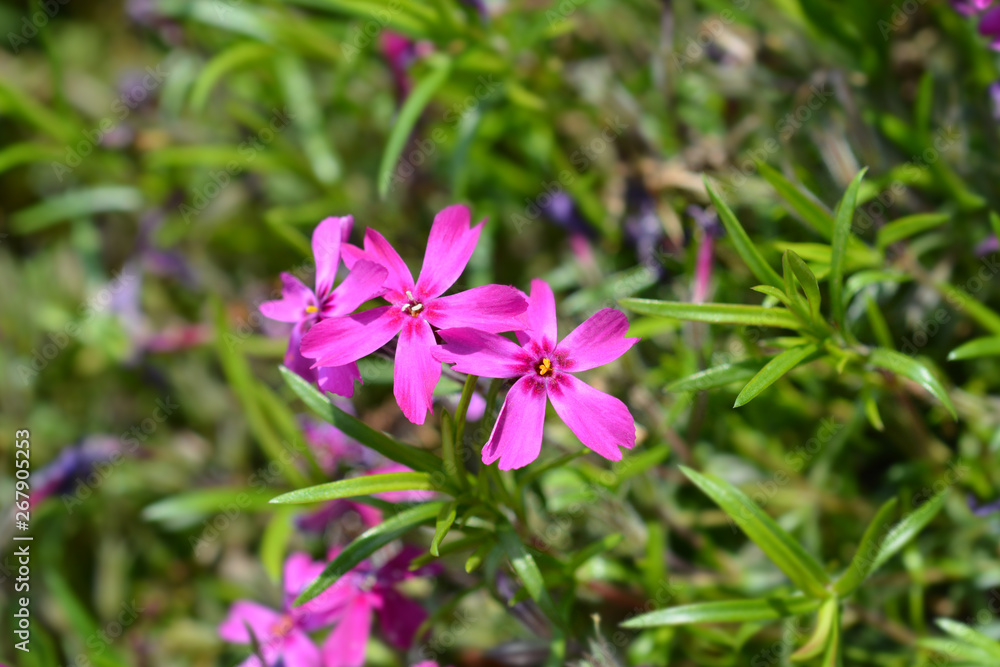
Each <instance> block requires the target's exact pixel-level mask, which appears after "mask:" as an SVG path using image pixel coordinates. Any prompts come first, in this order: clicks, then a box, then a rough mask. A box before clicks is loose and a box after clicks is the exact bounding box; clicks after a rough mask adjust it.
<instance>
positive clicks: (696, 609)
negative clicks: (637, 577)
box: [621, 596, 821, 629]
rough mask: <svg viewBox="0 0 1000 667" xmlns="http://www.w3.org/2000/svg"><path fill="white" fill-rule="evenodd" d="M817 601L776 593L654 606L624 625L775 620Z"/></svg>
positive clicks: (805, 609)
mask: <svg viewBox="0 0 1000 667" xmlns="http://www.w3.org/2000/svg"><path fill="white" fill-rule="evenodd" d="M820 604H821V601H820V600H816V599H811V598H806V597H802V596H787V597H785V596H775V597H769V598H757V599H753V600H727V601H724V602H702V603H699V604H688V605H681V606H678V607H670V608H668V609H657V610H656V611H651V612H649V613H646V614H640V615H639V616H636V617H635V618H630V619H629V620H627V621H625V622H624V623H622V624H621V626H622V627H623V628H632V629H638V628H656V627H661V626H665V625H688V624H692V623H752V622H756V621H775V620H778V619H781V618H787V617H788V616H799V615H801V614H808V613H810V612H812V611H814V610H816V609H817V608H818V607H819V606H820Z"/></svg>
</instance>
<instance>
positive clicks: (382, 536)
mask: <svg viewBox="0 0 1000 667" xmlns="http://www.w3.org/2000/svg"><path fill="white" fill-rule="evenodd" d="M443 505H444V503H441V502H431V503H421V504H418V505H415V506H413V507H410V508H408V509H405V510H403V511H402V512H400V513H399V514H396V515H393V516H390V517H388V518H385V519H383V521H382V523H380V524H379V525H377V526H373V527H372V528H369V529H368V530H366V531H365V532H363V533H362V534H361V535H359V536H358V537H357V539H355V540H354V541H353V542H351V543H350V544H348V545H347V546H346V547H344V550H343V551H341V552H340V554H338V555H337V557H336V558H334V559H333V561H332V562H331V563H330V564H329V565H327V566H326V569H324V570H323V572H322V574H320V575H319V577H317V579H316V581H314V582H312V583H311V584H309V586H308V587H307V588H306V590H305V591H303V592H302V594H301V595H300V596H299V597H298V599H297V600H295V606H296V607H298V606H300V605H303V604H305V603H307V602H309V601H310V600H312V599H313V598H315V597H316V596H317V595H319V594H320V593H322V592H323V591H325V590H326V589H327V588H329V587H330V586H332V585H333V584H335V583H336V582H337V579H339V578H340V577H342V576H343V575H344V574H346V573H347V572H350V571H351V570H352V569H353V568H354V566H355V565H357V564H358V563H360V562H361V561H363V560H364V559H366V558H368V557H369V556H371V555H372V554H373V553H375V552H376V551H377V550H379V549H381V548H382V547H384V546H385V545H387V544H389V543H390V542H392V541H393V540H395V539H397V538H398V537H401V536H402V535H403V534H405V533H407V532H409V531H410V530H412V529H413V528H416V527H417V526H419V525H421V524H422V523H424V522H426V521H430V520H431V519H433V518H434V517H436V516H437V515H438V513H439V512H440V511H441V507H442V506H443Z"/></svg>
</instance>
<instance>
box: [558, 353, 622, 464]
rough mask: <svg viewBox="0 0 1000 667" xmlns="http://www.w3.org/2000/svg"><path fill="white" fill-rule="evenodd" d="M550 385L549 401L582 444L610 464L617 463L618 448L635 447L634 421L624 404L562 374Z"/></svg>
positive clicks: (581, 381)
mask: <svg viewBox="0 0 1000 667" xmlns="http://www.w3.org/2000/svg"><path fill="white" fill-rule="evenodd" d="M556 380H557V381H556V382H552V383H550V384H549V388H548V390H549V400H551V401H552V405H553V407H555V409H556V414H558V415H559V416H560V417H561V418H562V420H563V421H564V422H566V425H567V426H569V428H570V430H571V431H573V433H574V434H576V437H578V438H579V439H580V442H582V443H583V444H584V445H586V446H587V447H589V448H590V449H592V450H594V451H595V452H597V453H598V454H600V455H601V456H603V457H604V458H606V459H608V460H610V461H620V460H621V458H622V453H621V450H620V449H619V447H625V448H627V449H632V447H633V446H635V422H634V421H632V415H631V414H629V411H628V408H627V407H625V404H624V403H622V402H621V401H619V400H618V399H617V398H615V397H614V396H609V395H608V394H605V393H604V392H603V391H598V390H597V389H594V388H593V387H591V386H590V385H589V384H587V383H586V382H584V381H583V380H578V379H577V378H575V377H573V376H572V375H569V374H565V373H562V374H560V375H559V376H558V377H557V378H556Z"/></svg>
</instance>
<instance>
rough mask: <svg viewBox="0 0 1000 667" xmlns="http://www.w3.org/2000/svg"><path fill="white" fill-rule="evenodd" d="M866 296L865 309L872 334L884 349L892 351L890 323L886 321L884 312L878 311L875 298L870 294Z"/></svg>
mask: <svg viewBox="0 0 1000 667" xmlns="http://www.w3.org/2000/svg"><path fill="white" fill-rule="evenodd" d="M865 296H866V299H865V309H866V312H867V313H868V323H869V324H870V325H871V327H872V333H873V334H875V340H876V341H877V342H878V344H879V345H881V346H882V347H885V348H888V349H891V348H892V334H891V333H890V332H889V323H888V322H886V321H885V317H884V316H883V315H882V311H881V310H879V309H878V303H877V302H876V301H875V298H874V297H873V296H872V295H871V294H870V293H869V294H866V295H865Z"/></svg>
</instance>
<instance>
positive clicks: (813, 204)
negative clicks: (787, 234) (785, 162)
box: [757, 163, 833, 240]
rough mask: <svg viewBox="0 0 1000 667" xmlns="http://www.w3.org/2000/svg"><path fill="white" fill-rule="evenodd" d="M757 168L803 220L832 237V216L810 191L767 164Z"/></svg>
mask: <svg viewBox="0 0 1000 667" xmlns="http://www.w3.org/2000/svg"><path fill="white" fill-rule="evenodd" d="M757 168H758V170H759V171H760V175H761V176H763V177H764V180H766V181H767V182H768V183H770V184H771V187H772V188H774V189H775V191H777V193H778V194H779V195H781V198H782V199H784V200H785V202H787V203H788V205H789V206H791V208H792V210H793V211H795V213H796V214H797V215H798V217H799V218H800V219H801V220H802V221H803V222H805V223H806V224H807V225H809V226H810V227H812V228H813V229H814V230H816V231H817V232H819V233H820V234H821V235H822V236H823V237H824V238H825V239H827V240H830V239H832V238H833V216H832V215H830V211H829V210H828V209H827V208H826V207H825V206H823V204H821V203H820V202H819V201H818V200H817V199H816V198H815V197H813V196H812V194H811V193H809V192H808V191H805V190H804V189H800V188H799V187H798V186H797V185H795V184H794V183H792V182H791V181H789V180H788V179H787V178H785V177H784V176H783V175H782V174H781V173H780V172H778V171H777V170H775V169H772V168H771V167H770V166H769V165H767V164H764V163H760V164H758V165H757Z"/></svg>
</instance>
